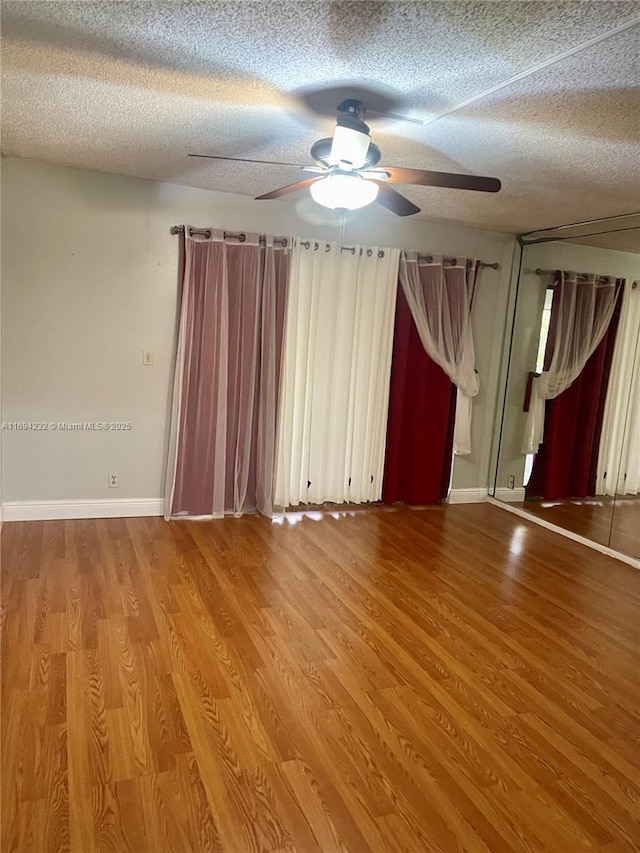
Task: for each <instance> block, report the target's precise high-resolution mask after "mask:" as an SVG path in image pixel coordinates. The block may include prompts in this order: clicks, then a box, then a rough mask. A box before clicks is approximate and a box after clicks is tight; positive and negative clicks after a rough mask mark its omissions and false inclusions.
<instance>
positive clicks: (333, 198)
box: [309, 174, 378, 210]
mask: <svg viewBox="0 0 640 853" xmlns="http://www.w3.org/2000/svg"><path fill="white" fill-rule="evenodd" d="M309 190H310V192H311V197H312V198H313V200H314V201H316V202H317V203H318V204H321V205H322V206H323V207H330V208H331V209H332V210H336V209H337V208H344V209H345V210H358V208H360V207H366V205H368V204H371V202H372V201H375V200H376V196H377V195H378V186H377V184H375V183H374V182H373V181H366V180H365V179H364V178H361V177H360V176H359V175H355V174H354V175H339V174H338V175H336V174H333V175H327V177H326V178H321V179H320V180H319V181H315V183H313V184H311V186H310V187H309Z"/></svg>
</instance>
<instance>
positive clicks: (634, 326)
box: [596, 282, 640, 495]
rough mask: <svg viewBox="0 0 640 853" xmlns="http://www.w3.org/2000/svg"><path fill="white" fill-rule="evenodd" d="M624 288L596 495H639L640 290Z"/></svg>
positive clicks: (604, 418) (606, 404) (601, 445)
mask: <svg viewBox="0 0 640 853" xmlns="http://www.w3.org/2000/svg"><path fill="white" fill-rule="evenodd" d="M634 284H635V285H636V287H635V288H633V287H626V288H625V293H624V301H623V303H622V310H621V313H620V323H619V325H618V335H617V338H616V345H615V349H614V352H613V360H612V362H611V376H610V379H609V388H608V390H607V400H606V403H605V409H604V417H603V421H602V434H601V438H600V453H599V456H598V472H597V480H596V494H598V495H615V494H618V495H637V494H638V493H639V492H640V286H638V283H637V282H634Z"/></svg>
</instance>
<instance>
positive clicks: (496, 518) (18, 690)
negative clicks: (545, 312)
mask: <svg viewBox="0 0 640 853" xmlns="http://www.w3.org/2000/svg"><path fill="white" fill-rule="evenodd" d="M310 516H311V517H310ZM310 516H293V517H292V518H291V521H290V523H289V522H287V523H285V524H284V525H282V526H277V525H270V524H269V523H268V522H267V521H266V520H265V519H262V518H255V517H253V518H244V519H237V520H236V519H229V520H225V521H222V522H212V523H194V524H188V523H170V524H167V523H165V522H163V521H162V520H160V519H155V518H153V519H131V520H119V519H118V520H100V521H60V522H58V521H51V522H24V523H23V522H14V523H11V524H5V525H4V529H3V531H2V574H3V590H2V592H3V595H2V603H3V649H2V667H3V697H2V712H3V713H2V747H3V751H2V762H3V773H2V850H3V851H20V853H26V851H34V853H43V851H56V853H57V851H65V850H73V851H80V853H90V851H96V850H104V851H117V853H123V851H135V853H143V851H153V853H161V852H162V853H164V852H165V851H166V853H169V851H170V853H179V851H197V853H200V851H233V853H251V851H265V853H267V852H268V851H272V853H275V851H281V853H284V851H288V853H293V851H298V853H301V851H323V853H328V851H350V853H361V851H376V853H377V852H378V851H380V853H395V851H408V853H421V851H428V853H431V851H441V852H442V853H452V852H453V851H459V850H460V851H462V850H464V851H473V852H474V853H475V851H510V850H513V851H552V853H573V851H582V850H601V851H633V850H636V851H637V850H638V849H640V669H639V667H640V659H639V645H640V572H638V571H637V570H634V569H632V568H631V567H628V566H625V565H624V564H622V563H617V562H615V561H613V560H611V559H608V558H606V557H602V556H601V555H599V554H597V553H596V552H593V551H590V550H589V549H586V548H583V547H582V546H579V545H577V544H575V543H573V542H570V541H569V540H565V539H562V538H560V537H557V536H556V535H554V534H552V533H550V532H549V531H546V530H544V529H542V528H540V527H537V526H536V525H534V524H530V523H528V522H525V521H523V520H522V519H520V518H518V517H516V516H514V515H512V514H510V513H507V512H504V511H502V510H500V509H498V508H496V507H492V506H489V505H474V506H453V507H447V508H434V509H426V510H410V509H401V510H370V511H364V512H355V513H349V512H340V513H335V515H334V516H332V515H331V514H323V515H320V514H314V513H312V514H310Z"/></svg>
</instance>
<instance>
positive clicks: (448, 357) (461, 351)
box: [400, 252, 480, 455]
mask: <svg viewBox="0 0 640 853" xmlns="http://www.w3.org/2000/svg"><path fill="white" fill-rule="evenodd" d="M476 271H477V264H476V262H475V261H468V260H467V259H466V258H456V259H455V262H454V263H453V264H451V263H449V262H447V263H445V260H444V258H443V256H442V255H433V256H432V257H431V259H430V260H429V261H423V260H420V261H419V260H418V255H417V253H416V252H403V253H402V255H401V258H400V283H401V284H402V289H403V290H404V293H405V296H406V297H407V302H408V303H409V308H410V310H411V315H412V317H413V320H414V322H415V324H416V327H417V329H418V334H419V335H420V341H421V342H422V346H423V347H424V349H425V352H426V353H427V355H428V356H429V357H430V358H431V359H433V361H435V362H436V364H439V365H440V367H441V368H442V369H443V370H444V372H445V373H446V374H447V376H448V377H449V379H451V381H452V382H453V383H454V385H455V386H456V387H457V389H458V397H457V401H456V422H455V429H454V435H453V450H454V452H455V453H456V454H457V455H463V454H468V453H471V408H472V402H471V401H472V398H473V397H475V396H477V394H478V392H479V390H480V382H479V379H478V374H477V373H476V371H475V349H474V345H473V332H472V329H471V300H472V297H473V289H474V286H475V280H476Z"/></svg>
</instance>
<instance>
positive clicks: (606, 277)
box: [536, 267, 617, 282]
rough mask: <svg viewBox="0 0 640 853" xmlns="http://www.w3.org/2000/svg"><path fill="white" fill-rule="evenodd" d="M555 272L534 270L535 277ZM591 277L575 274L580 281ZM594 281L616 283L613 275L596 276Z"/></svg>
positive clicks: (585, 273)
mask: <svg viewBox="0 0 640 853" xmlns="http://www.w3.org/2000/svg"><path fill="white" fill-rule="evenodd" d="M557 272H558V270H543V269H540V267H538V268H537V269H536V275H555V274H556V273H557ZM592 275H593V273H588V272H578V273H576V278H577V279H578V280H580V279H581V280H582V281H587V280H588V279H589V278H590V276H592ZM595 279H596V282H609V281H611V280H612V279H613V281H617V278H616V276H615V275H597V276H596V277H595Z"/></svg>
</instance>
